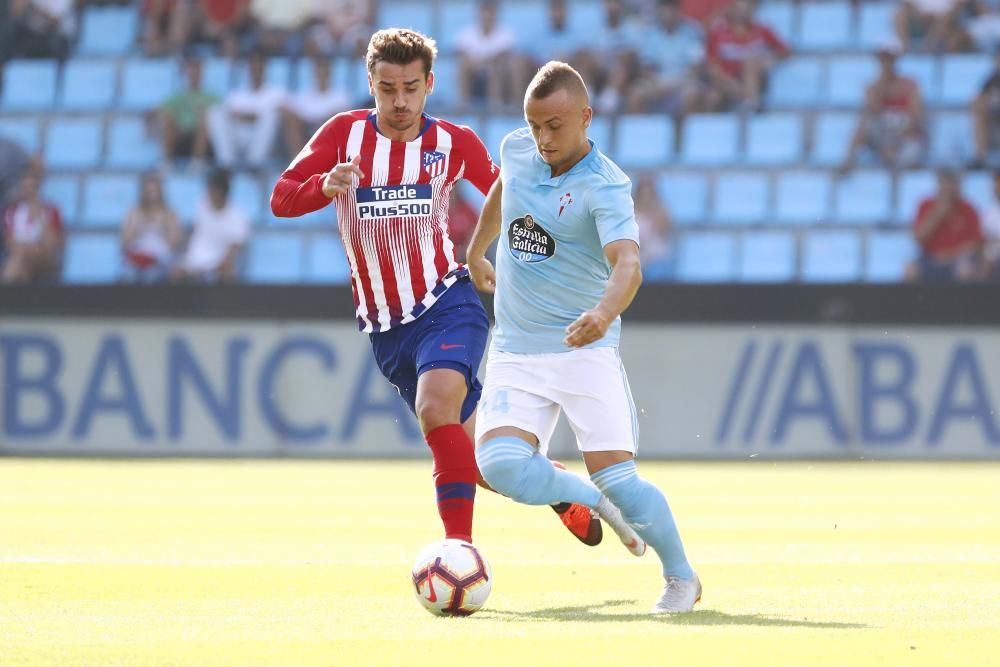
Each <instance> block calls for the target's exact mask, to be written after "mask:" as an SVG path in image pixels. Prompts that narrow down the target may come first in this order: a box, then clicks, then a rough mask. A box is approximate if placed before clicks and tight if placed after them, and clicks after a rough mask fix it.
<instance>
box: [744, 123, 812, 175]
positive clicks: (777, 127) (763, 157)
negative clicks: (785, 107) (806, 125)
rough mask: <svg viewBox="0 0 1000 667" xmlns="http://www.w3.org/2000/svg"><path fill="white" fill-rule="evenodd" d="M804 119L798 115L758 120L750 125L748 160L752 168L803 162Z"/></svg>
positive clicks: (748, 130)
mask: <svg viewBox="0 0 1000 667" xmlns="http://www.w3.org/2000/svg"><path fill="white" fill-rule="evenodd" d="M802 140H803V132H802V118H801V116H799V115H798V114H792V113H773V114H763V115H760V116H754V117H753V118H751V119H750V120H749V122H748V124H747V154H746V160H747V162H748V163H749V164H752V165H761V166H764V165H766V166H775V165H783V164H792V163H795V162H798V161H799V160H801V159H802V152H803V151H802V144H803V141H802Z"/></svg>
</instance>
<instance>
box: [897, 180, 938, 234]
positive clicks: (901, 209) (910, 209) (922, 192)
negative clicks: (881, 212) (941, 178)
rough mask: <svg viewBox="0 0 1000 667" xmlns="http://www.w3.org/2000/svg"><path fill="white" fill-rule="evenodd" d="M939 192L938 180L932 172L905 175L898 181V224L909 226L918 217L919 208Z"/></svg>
mask: <svg viewBox="0 0 1000 667" xmlns="http://www.w3.org/2000/svg"><path fill="white" fill-rule="evenodd" d="M936 190H937V178H936V177H935V175H934V173H933V172H931V171H911V172H907V173H904V174H902V175H901V176H900V178H899V180H898V181H897V192H896V214H895V216H893V217H894V218H895V219H896V221H897V222H899V223H901V224H904V225H909V224H911V223H912V222H913V219H914V217H916V215H917V207H918V206H919V205H920V202H921V201H922V200H924V199H926V198H927V197H930V196H933V194H934V192H935V191H936Z"/></svg>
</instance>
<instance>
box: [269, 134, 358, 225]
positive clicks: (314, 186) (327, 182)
mask: <svg viewBox="0 0 1000 667" xmlns="http://www.w3.org/2000/svg"><path fill="white" fill-rule="evenodd" d="M335 120H336V119H334V120H331V121H328V122H327V123H326V125H324V126H323V127H322V128H320V129H319V131H317V132H316V134H315V135H314V136H313V138H312V139H310V140H309V143H308V144H306V146H305V148H303V149H302V151H301V152H300V153H299V154H298V155H297V156H296V157H295V159H294V160H293V161H292V164H290V165H289V166H288V169H286V170H285V173H283V174H282V175H281V178H279V179H278V182H277V183H276V184H275V186H274V191H273V192H272V193H271V212H272V213H274V215H275V216H277V217H279V218H293V217H296V216H299V215H305V214H306V213H311V212H313V211H318V210H319V209H321V208H323V207H324V206H326V205H327V204H329V203H330V200H331V199H332V198H333V197H334V195H336V194H338V193H339V192H341V191H343V187H344V186H345V185H346V184H347V183H348V181H349V182H350V183H351V185H350V187H353V186H354V185H353V184H354V183H355V181H354V180H353V179H354V178H355V177H356V178H359V179H360V178H364V174H362V172H361V167H359V166H358V161H359V160H360V158H359V157H358V156H354V158H353V159H352V160H350V161H348V162H344V163H340V164H338V162H337V161H338V159H340V158H341V157H343V156H342V155H341V154H340V150H339V149H338V145H339V144H338V141H337V136H336V134H335V132H334V122H335ZM331 165H333V166H332V168H331Z"/></svg>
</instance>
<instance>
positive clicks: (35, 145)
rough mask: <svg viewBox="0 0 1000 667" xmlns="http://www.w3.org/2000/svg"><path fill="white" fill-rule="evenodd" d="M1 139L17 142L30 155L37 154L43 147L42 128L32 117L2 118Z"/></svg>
mask: <svg viewBox="0 0 1000 667" xmlns="http://www.w3.org/2000/svg"><path fill="white" fill-rule="evenodd" d="M0 137H6V138H8V139H11V140H12V141H14V142H16V143H17V144H19V145H20V146H21V148H23V149H24V150H25V151H26V152H28V153H37V152H38V149H39V148H41V145H42V127H41V123H40V122H39V121H38V119H37V118H34V117H32V116H16V117H6V118H4V117H0Z"/></svg>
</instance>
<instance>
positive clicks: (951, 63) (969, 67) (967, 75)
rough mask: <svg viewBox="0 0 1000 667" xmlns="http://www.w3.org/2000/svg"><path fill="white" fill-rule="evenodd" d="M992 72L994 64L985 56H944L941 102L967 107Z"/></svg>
mask: <svg viewBox="0 0 1000 667" xmlns="http://www.w3.org/2000/svg"><path fill="white" fill-rule="evenodd" d="M992 70H993V63H992V61H991V59H990V58H989V56H987V55H985V54H983V55H980V54H975V55H967V54H953V55H946V56H944V57H943V62H942V65H941V102H942V103H944V104H949V105H951V104H953V105H967V104H968V103H969V101H970V100H971V99H972V98H973V97H975V96H976V94H977V93H978V92H979V89H980V88H981V87H982V85H983V83H984V82H985V81H986V78H987V77H988V76H989V75H990V72H991V71H992Z"/></svg>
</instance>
